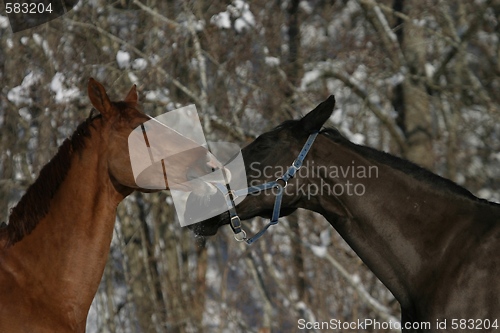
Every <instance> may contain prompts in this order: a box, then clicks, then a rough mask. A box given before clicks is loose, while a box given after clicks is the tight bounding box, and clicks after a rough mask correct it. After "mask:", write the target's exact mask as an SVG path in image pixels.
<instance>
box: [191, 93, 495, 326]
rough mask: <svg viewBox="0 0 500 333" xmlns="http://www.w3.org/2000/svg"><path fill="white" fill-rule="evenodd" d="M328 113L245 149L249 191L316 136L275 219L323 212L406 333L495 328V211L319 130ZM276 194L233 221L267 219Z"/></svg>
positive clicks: (322, 109) (220, 220) (200, 230)
mask: <svg viewBox="0 0 500 333" xmlns="http://www.w3.org/2000/svg"><path fill="white" fill-rule="evenodd" d="M334 105H335V100H334V98H333V96H331V97H330V98H329V99H327V100H326V101H325V102H323V103H321V104H320V105H319V106H318V107H317V108H316V109H314V110H313V111H311V112H310V113H309V114H307V115H306V116H305V117H303V118H302V119H301V120H291V121H287V122H285V123H283V124H281V125H280V126H278V127H276V128H275V129H274V130H272V131H270V132H267V133H264V134H262V135H261V136H259V137H258V138H257V139H256V140H255V141H254V142H252V143H251V144H250V145H248V146H247V147H245V148H244V149H243V151H242V153H243V158H244V161H245V167H246V170H247V181H248V183H249V184H250V185H251V186H254V187H255V186H258V185H259V184H264V183H272V182H274V181H275V180H276V179H277V178H280V177H281V176H282V175H283V173H284V172H286V170H289V165H290V163H292V161H294V160H295V159H296V157H297V156H298V154H299V152H300V151H301V148H302V147H303V145H304V142H306V139H307V138H308V137H309V136H310V135H311V134H313V133H317V132H319V135H318V136H317V137H316V139H315V142H314V143H313V144H312V146H311V148H310V150H309V152H308V155H307V157H306V158H305V160H304V161H303V163H302V168H300V170H298V171H297V173H296V174H295V177H294V178H291V179H290V180H288V184H287V186H286V187H285V188H284V189H283V192H284V194H283V198H282V203H281V209H280V212H281V215H287V214H290V213H292V212H293V211H294V210H295V209H297V208H304V209H307V210H311V211H315V212H318V213H320V214H322V215H323V216H324V217H325V218H326V219H327V220H328V222H329V223H330V224H331V226H332V227H333V228H335V229H336V230H337V231H338V232H339V234H340V235H341V236H342V237H343V238H344V239H345V240H346V241H347V243H348V244H349V245H350V246H351V247H352V248H353V250H354V251H355V252H356V253H357V254H358V255H359V257H360V258H361V259H362V260H363V261H364V262H365V264H366V265H367V266H368V267H369V268H370V269H371V270H372V271H373V273H374V274H375V275H376V276H377V277H378V278H379V279H380V280H381V281H382V282H383V283H384V284H385V285H386V286H387V288H389V290H390V291H391V292H392V293H393V294H394V296H395V297H396V299H397V300H398V301H399V303H400V305H401V312H402V321H401V326H402V330H403V332H463V331H474V330H481V331H482V332H484V331H493V330H497V329H498V328H499V325H500V302H499V297H500V283H499V280H498V279H499V275H500V255H499V254H500V205H498V204H495V203H491V202H488V201H486V200H483V199H479V198H477V197H475V196H474V195H472V194H471V193H470V192H469V191H467V190H466V189H464V188H463V187H460V186H458V185H457V184H455V183H453V182H452V181H450V180H447V179H444V178H442V177H440V176H437V175H435V174H433V173H431V172H429V171H427V170H425V169H422V168H420V167H418V166H417V165H415V164H413V163H410V162H408V161H406V160H403V159H400V158H397V157H394V156H392V155H389V154H387V153H384V152H380V151H377V150H375V149H372V148H369V147H365V146H360V145H356V144H354V143H352V142H350V141H349V140H347V139H346V138H345V137H343V136H342V135H341V134H340V133H339V132H338V131H337V130H335V129H323V130H321V128H322V126H323V124H324V122H325V121H326V120H327V119H328V118H329V117H330V116H331V114H332V111H333V108H334ZM232 190H238V189H232ZM275 194H276V191H260V192H259V193H257V194H254V195H248V196H247V197H246V198H245V199H244V200H243V201H242V202H241V203H240V204H238V205H237V206H236V210H237V213H238V214H239V216H240V217H241V218H242V219H249V218H252V217H254V216H264V217H269V216H270V215H271V213H272V211H273V207H274V205H275V197H276V195H275ZM229 222H230V219H229V213H223V214H221V215H219V216H216V217H214V218H211V219H209V220H207V221H204V222H201V223H199V224H196V225H193V226H192V229H193V230H194V231H195V233H197V234H199V235H205V236H208V235H213V234H215V233H216V232H217V229H218V228H219V227H220V226H222V225H225V224H228V223H229ZM264 237H265V236H264Z"/></svg>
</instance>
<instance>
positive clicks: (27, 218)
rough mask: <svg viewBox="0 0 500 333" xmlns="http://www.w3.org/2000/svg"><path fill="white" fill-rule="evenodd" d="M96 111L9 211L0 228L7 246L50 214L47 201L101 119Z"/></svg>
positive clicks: (0, 234)
mask: <svg viewBox="0 0 500 333" xmlns="http://www.w3.org/2000/svg"><path fill="white" fill-rule="evenodd" d="M95 111H96V110H95V109H92V110H91V112H90V115H89V116H88V118H87V119H86V120H85V121H84V122H82V123H81V124H80V125H78V127H77V128H76V130H75V132H74V133H73V134H72V135H71V137H70V138H67V139H65V140H64V142H63V143H62V144H61V146H60V147H59V150H58V152H57V154H56V155H55V156H54V157H53V158H52V159H51V160H50V161H49V162H48V163H47V164H46V165H45V166H44V167H43V168H42V170H40V174H39V176H38V178H37V179H36V180H35V182H34V183H33V184H32V185H31V186H30V187H29V188H28V189H27V190H26V193H25V194H24V195H23V197H22V198H21V200H20V201H19V203H18V204H17V205H16V206H15V207H14V208H12V209H11V212H10V216H9V223H8V225H7V226H4V227H3V228H1V227H0V236H1V237H2V238H3V237H4V236H5V235H6V237H7V245H13V244H15V243H16V242H18V241H20V240H21V239H22V238H23V237H24V236H26V235H29V234H30V233H31V232H32V231H33V229H35V227H36V226H37V225H38V223H39V222H40V220H41V219H42V218H44V217H45V216H46V215H47V213H48V212H49V208H50V201H51V200H52V198H53V197H54V195H55V194H56V192H57V190H58V188H59V186H60V185H61V183H62V182H63V181H64V179H65V178H66V175H67V173H68V170H69V168H70V167H71V156H72V154H73V153H78V152H80V151H81V150H82V149H83V148H85V139H86V138H88V137H90V135H91V131H90V127H91V126H92V123H93V121H94V120H95V119H96V118H99V117H100V115H99V114H97V115H94V112H95Z"/></svg>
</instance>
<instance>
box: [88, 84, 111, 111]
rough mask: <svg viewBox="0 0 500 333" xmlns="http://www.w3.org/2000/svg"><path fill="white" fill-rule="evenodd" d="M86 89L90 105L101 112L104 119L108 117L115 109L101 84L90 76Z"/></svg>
mask: <svg viewBox="0 0 500 333" xmlns="http://www.w3.org/2000/svg"><path fill="white" fill-rule="evenodd" d="M87 90H88V94H89V99H90V101H91V102H92V105H93V106H94V107H95V108H96V109H97V111H99V112H100V113H101V114H102V116H103V117H104V119H109V118H110V117H111V116H112V115H113V113H114V112H115V111H114V108H113V106H112V105H111V101H110V100H109V97H108V95H107V94H106V90H105V89H104V87H103V85H102V84H100V83H99V82H97V81H96V80H94V79H93V78H90V79H89V84H88V86H87Z"/></svg>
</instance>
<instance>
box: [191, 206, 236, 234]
mask: <svg viewBox="0 0 500 333" xmlns="http://www.w3.org/2000/svg"><path fill="white" fill-rule="evenodd" d="M226 224H229V213H228V212H224V213H222V214H220V215H217V216H214V217H211V218H209V219H207V220H204V221H201V222H198V223H195V224H192V225H189V226H188V228H189V229H191V230H192V231H193V232H194V234H195V235H196V236H201V237H208V236H214V235H215V234H217V231H218V230H219V228H220V227H222V226H223V225H226Z"/></svg>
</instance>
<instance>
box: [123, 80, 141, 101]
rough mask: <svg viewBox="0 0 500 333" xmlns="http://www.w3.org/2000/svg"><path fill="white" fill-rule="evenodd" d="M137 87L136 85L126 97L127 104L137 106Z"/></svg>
mask: <svg viewBox="0 0 500 333" xmlns="http://www.w3.org/2000/svg"><path fill="white" fill-rule="evenodd" d="M137 99H138V98H137V86H136V85H135V84H134V85H133V86H132V88H131V89H130V91H129V92H128V94H127V97H125V102H129V103H134V104H137Z"/></svg>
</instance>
